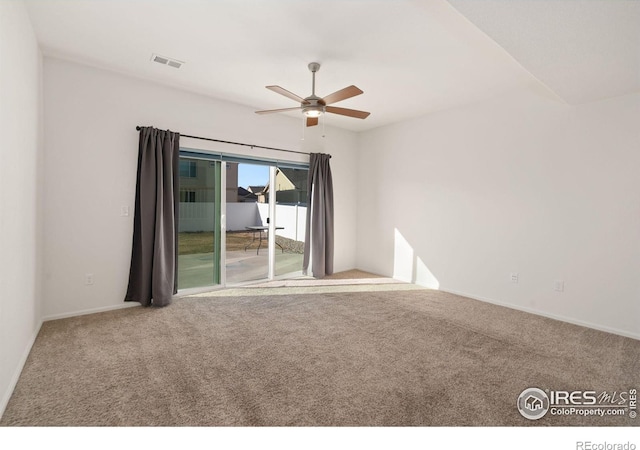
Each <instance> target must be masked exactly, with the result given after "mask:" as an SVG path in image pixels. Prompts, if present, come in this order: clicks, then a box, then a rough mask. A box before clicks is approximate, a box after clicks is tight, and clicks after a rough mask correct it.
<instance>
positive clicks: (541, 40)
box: [25, 0, 640, 131]
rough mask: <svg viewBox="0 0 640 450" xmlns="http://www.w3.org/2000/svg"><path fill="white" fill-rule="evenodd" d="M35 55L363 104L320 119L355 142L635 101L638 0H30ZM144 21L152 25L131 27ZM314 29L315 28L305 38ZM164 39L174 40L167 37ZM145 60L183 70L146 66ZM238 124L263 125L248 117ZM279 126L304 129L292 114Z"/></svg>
mask: <svg viewBox="0 0 640 450" xmlns="http://www.w3.org/2000/svg"><path fill="white" fill-rule="evenodd" d="M25 3H26V4H27V7H28V10H29V15H30V19H31V22H32V24H33V28H34V31H35V33H36V36H37V38H38V42H39V44H40V46H41V49H42V52H43V53H44V55H45V56H53V57H60V58H63V59H68V60H72V61H76V62H80V63H84V64H87V65H90V66H93V67H98V68H103V69H108V70H112V71H116V72H120V73H124V74H128V75H131V76H134V77H137V78H141V79H144V80H150V81H154V82H159V83H163V84H165V85H170V86H174V87H177V88H180V89H186V90H188V91H191V92H196V93H199V94H204V95H207V96H211V97H215V98H219V99H222V100H226V101H230V102H234V103H236V104H240V105H245V106H246V107H249V108H251V109H253V110H257V109H276V108H288V107H295V106H297V104H296V102H295V101H293V100H291V99H290V98H285V97H284V96H282V95H277V94H275V93H274V92H272V91H270V90H267V89H265V86H266V85H278V86H281V87H283V88H284V89H286V90H288V91H290V92H293V93H295V94H297V95H299V96H302V97H306V96H308V95H309V94H310V91H311V74H310V72H309V70H308V68H307V64H308V63H310V62H312V61H317V62H319V63H321V65H322V66H321V69H320V71H319V72H318V73H317V76H316V92H317V94H318V95H319V96H321V97H324V96H326V95H328V94H330V93H332V92H335V91H337V90H339V89H342V88H344V87H346V86H349V85H351V84H353V85H356V86H357V87H359V88H360V89H362V90H363V91H364V94H363V95H358V96H356V97H354V98H349V99H347V100H344V101H341V102H339V103H337V104H336V105H335V106H339V107H344V108H353V109H360V110H364V111H370V112H371V116H369V117H368V118H367V119H365V120H359V119H354V118H349V117H343V116H339V115H336V114H328V115H327V116H326V124H327V125H330V126H335V127H340V128H345V129H349V130H352V131H364V130H368V129H371V128H375V127H378V126H382V125H387V124H391V123H396V122H399V121H402V120H407V119H410V118H414V117H418V116H422V115H425V114H429V113H432V112H435V111H442V110H446V109H451V108H455V107H458V106H461V105H466V104H470V103H474V102H478V101H482V100H487V99H489V98H493V97H495V96H497V95H500V94H506V93H509V92H511V91H513V90H515V89H535V90H536V92H539V93H540V95H544V96H548V97H551V98H555V99H559V100H560V101H563V102H566V103H569V104H580V103H587V102H593V101H598V100H602V99H605V98H611V97H615V96H620V95H624V94H630V93H635V92H638V91H640V76H639V74H640V56H639V55H640V39H638V31H637V30H638V23H640V2H638V1H624V0H555V1H532V0H530V1H513V0H484V1H477V0H449V1H446V0H429V1H416V0H394V1H378V2H372V1H369V0H350V1H348V2H344V1H325V2H311V1H307V2H302V1H301V2H291V1H290V0H271V1H269V2H264V1H260V0H246V1H242V2H238V1H232V0H219V1H215V2H213V1H212V2H203V1H197V0H184V1H180V2H177V1H176V2H158V1H155V0H139V1H135V2H125V1H120V2H115V1H113V2H106V1H101V2H99V1H93V2H90V1H64V2H62V1H56V2H53V1H47V2H45V1H36V0H27V1H26V2H25ZM139 17H145V18H148V19H149V20H138V19H137V18H139ZM310 22H311V24H312V25H311V26H310ZM167 29H171V30H175V32H172V33H167V32H166V30H167ZM152 53H158V54H159V55H160V56H164V57H168V58H172V59H175V60H179V61H182V62H184V64H183V65H182V67H181V68H180V69H175V68H173V67H169V66H166V65H164V66H163V65H160V64H157V63H155V62H152V60H151V59H152ZM250 111H251V110H249V109H248V110H247V121H248V122H250V121H254V122H255V123H259V121H261V120H262V122H263V123H264V117H262V116H256V115H255V114H250V113H249V112H250ZM280 114H285V115H290V116H291V117H296V118H300V111H299V110H296V111H293V112H284V113H280Z"/></svg>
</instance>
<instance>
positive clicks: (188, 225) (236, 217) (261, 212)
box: [179, 202, 307, 241]
mask: <svg viewBox="0 0 640 450" xmlns="http://www.w3.org/2000/svg"><path fill="white" fill-rule="evenodd" d="M213 214H214V203H213V202H211V203H180V223H179V231H181V232H184V231H187V232H196V231H213V220H212V217H213ZM268 216H269V205H268V204H266V203H227V230H229V231H237V230H244V229H245V227H252V226H260V225H264V226H266V225H267V217H268ZM306 223H307V207H306V206H298V205H276V226H279V227H284V229H282V230H278V231H277V235H278V236H283V237H286V238H289V239H293V240H294V241H304V233H305V225H306Z"/></svg>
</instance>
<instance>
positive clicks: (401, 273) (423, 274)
mask: <svg viewBox="0 0 640 450" xmlns="http://www.w3.org/2000/svg"><path fill="white" fill-rule="evenodd" d="M393 278H395V279H396V280H400V281H405V282H408V283H415V284H417V285H420V286H424V287H428V288H431V289H439V288H440V282H439V281H438V279H437V278H436V277H435V276H434V275H433V273H431V271H430V270H429V268H428V267H427V265H426V264H425V263H424V261H422V259H421V258H420V257H419V256H417V255H415V252H414V250H413V247H412V246H411V245H410V244H409V242H407V240H406V239H405V238H404V236H403V235H402V233H400V231H398V229H397V228H394V244H393Z"/></svg>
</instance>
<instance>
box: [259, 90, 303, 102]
mask: <svg viewBox="0 0 640 450" xmlns="http://www.w3.org/2000/svg"><path fill="white" fill-rule="evenodd" d="M266 88H267V89H270V90H272V91H273V92H277V93H278V94H280V95H284V96H285V97H289V98H290V99H291V100H295V101H297V102H299V103H304V104H307V103H309V102H308V101H306V100H305V99H303V98H302V97H300V96H299V95H296V94H294V93H293V92H289V91H287V90H286V89H285V88H281V87H280V86H266Z"/></svg>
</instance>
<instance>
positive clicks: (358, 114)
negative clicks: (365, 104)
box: [256, 62, 370, 127]
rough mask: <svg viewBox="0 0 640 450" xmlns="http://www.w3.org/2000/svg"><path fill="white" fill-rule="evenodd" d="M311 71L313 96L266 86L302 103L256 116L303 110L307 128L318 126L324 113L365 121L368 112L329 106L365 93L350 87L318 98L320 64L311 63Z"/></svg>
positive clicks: (258, 112) (270, 110)
mask: <svg viewBox="0 0 640 450" xmlns="http://www.w3.org/2000/svg"><path fill="white" fill-rule="evenodd" d="M308 67H309V70H310V71H311V95H310V96H308V97H306V98H302V97H300V96H299V95H296V94H294V93H293V92H289V91H287V90H286V89H284V88H281V87H280V86H266V88H267V89H269V90H271V91H273V92H276V93H278V94H280V95H284V96H285V97H288V98H290V99H292V100H296V101H298V102H300V106H298V107H294V108H281V109H269V110H263V111H256V114H270V113H276V112H284V111H294V110H301V111H302V114H304V115H305V116H306V121H307V126H308V127H312V126H315V125H318V117H320V116H321V115H323V114H324V113H327V112H328V113H332V114H339V115H341V116H347V117H355V118H357V119H365V118H367V117H368V116H369V114H370V113H368V112H366V111H358V110H355V109H347V108H336V107H333V106H327V105H330V104H333V103H337V102H339V101H342V100H346V99H348V98H351V97H355V96H356V95H360V94H362V93H363V92H362V91H361V90H360V89H358V88H357V87H355V86H353V85H352V86H348V87H346V88H344V89H340V90H339V91H336V92H334V93H333V94H330V95H327V96H326V97H324V98H322V97H318V96H317V95H316V72H317V71H318V70H320V64H319V63H317V62H312V63H309V66H308Z"/></svg>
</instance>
